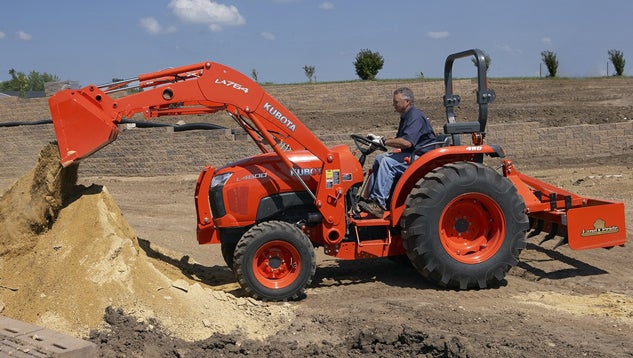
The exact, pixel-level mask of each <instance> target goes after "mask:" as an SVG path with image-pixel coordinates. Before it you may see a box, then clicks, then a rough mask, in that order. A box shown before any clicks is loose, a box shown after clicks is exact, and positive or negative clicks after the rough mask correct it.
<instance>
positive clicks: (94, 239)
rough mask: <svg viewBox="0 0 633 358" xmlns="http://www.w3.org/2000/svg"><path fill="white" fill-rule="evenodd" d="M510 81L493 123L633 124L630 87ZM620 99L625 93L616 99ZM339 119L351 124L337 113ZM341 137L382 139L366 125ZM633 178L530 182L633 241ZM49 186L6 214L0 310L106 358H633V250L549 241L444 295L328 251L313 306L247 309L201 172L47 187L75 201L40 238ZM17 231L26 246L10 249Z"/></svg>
mask: <svg viewBox="0 0 633 358" xmlns="http://www.w3.org/2000/svg"><path fill="white" fill-rule="evenodd" d="M498 82H499V83H498V84H497V86H495V90H496V91H497V96H498V98H499V100H498V102H500V103H498V107H499V109H498V110H497V112H494V113H493V117H492V119H491V121H493V120H497V121H498V122H503V121H510V122H511V121H515V120H528V119H530V120H537V121H540V122H541V123H543V125H544V126H552V125H569V124H574V123H604V122H605V121H607V122H608V121H623V120H629V119H628V118H632V117H631V115H633V113H632V110H631V108H632V107H631V105H630V104H631V103H633V101H632V99H633V89H628V90H626V91H625V90H624V86H623V87H622V88H619V87H618V82H613V81H611V82H610V83H609V85H608V86H606V87H605V86H601V85H600V83H597V82H592V81H590V80H587V81H586V82H582V83H581V82H575V83H570V84H567V85H566V86H563V85H560V86H559V85H558V84H557V85H556V88H554V89H551V87H546V88H548V89H550V90H551V91H552V92H544V90H543V88H540V87H539V88H532V87H530V86H528V85H525V84H522V83H521V82H520V81H515V82H513V81H498ZM579 87H581V88H586V91H579V90H578V88H579ZM614 87H618V88H617V91H618V93H620V95H618V96H616V95H613V94H612V90H613V88H614ZM628 88H631V86H628ZM570 93H576V94H575V95H574V96H571V95H570ZM622 93H624V94H622ZM556 94H558V96H555V95H556ZM536 96H541V97H542V98H548V99H549V102H548V105H549V107H548V106H544V105H538V103H542V101H541V102H539V100H537V99H535V98H537V97H536ZM502 98H503V100H502ZM589 98H594V99H595V98H599V99H602V100H604V101H606V104H605V105H602V106H598V105H596V104H595V101H593V100H592V101H589V100H588V99H589ZM385 105H387V106H388V105H389V103H386V104H385ZM429 107H431V108H430V109H429V112H430V113H435V112H434V111H436V109H435V107H432V106H429ZM463 110H466V109H463ZM297 112H298V114H303V115H304V117H307V118H308V120H307V121H306V122H307V123H308V124H309V125H310V126H311V127H312V128H315V127H316V126H317V125H318V123H316V121H313V120H310V119H309V117H310V116H309V115H308V114H309V113H310V112H311V109H303V110H302V109H299V110H298V111H297ZM315 113H316V112H315ZM325 115H326V116H327V115H328V114H327V113H326V114H325ZM377 115H380V116H383V115H384V116H389V118H388V119H386V120H384V122H380V121H378V120H376V121H372V123H374V124H373V126H376V125H377V124H376V123H379V124H378V126H379V127H378V129H379V130H378V131H376V132H380V129H383V130H384V131H389V129H390V128H392V126H393V122H395V121H396V120H397V118H396V117H395V115H394V114H393V113H391V112H390V111H385V112H380V113H378V114H377ZM440 116H441V112H438V114H437V115H435V114H433V118H439V117H440ZM299 117H300V118H301V117H302V116H301V115H300V116H299ZM320 118H323V113H322V114H321V115H320ZM335 118H341V114H340V113H336V114H331V118H330V119H331V120H334V119H335ZM328 123H330V124H331V121H328ZM380 123H383V124H380ZM339 128H340V130H341V131H349V132H350V133H352V132H354V133H364V132H367V131H368V130H372V131H373V130H374V129H376V127H373V128H367V117H363V118H361V117H360V116H359V117H355V116H352V118H351V120H349V119H348V120H346V121H344V122H341V124H340V126H339ZM315 131H317V132H318V131H325V129H324V128H318V129H315ZM47 163H48V159H47V158H45V160H44V166H45V167H46V168H49V167H48V166H47V165H48V164H47ZM38 168H40V167H38ZM38 168H36V169H35V170H34V171H35V172H38V170H42V169H38ZM519 169H521V168H519ZM632 169H633V159H631V158H628V157H617V158H613V159H611V160H609V159H605V160H602V161H600V162H599V163H597V162H596V163H570V165H569V166H568V167H563V168H561V167H553V166H549V167H548V166H547V164H546V163H539V165H538V167H536V166H530V168H529V169H527V170H524V172H525V173H526V174H529V175H531V176H535V177H537V178H539V179H542V180H544V181H546V182H548V183H551V184H553V185H556V186H560V187H563V188H565V189H568V190H569V191H572V192H575V193H578V194H581V195H586V196H590V197H598V198H604V199H613V200H618V201H622V202H624V203H625V205H626V217H627V227H628V230H627V231H628V240H629V241H630V240H631V239H633V235H632V234H631V233H632V230H633V170H632ZM47 170H48V171H49V172H50V169H47ZM71 176H72V173H71ZM36 177H37V176H34V174H32V173H27V174H25V176H24V177H23V178H21V179H20V180H19V181H18V182H16V183H15V184H14V185H13V186H12V188H11V189H9V188H6V189H9V190H8V191H7V192H5V194H4V195H3V197H2V201H0V209H2V211H0V219H3V220H0V234H2V239H3V240H4V241H3V242H2V248H3V252H2V253H0V255H1V257H2V259H3V260H2V261H0V313H1V314H3V315H7V316H10V317H14V318H17V319H21V320H25V321H28V322H32V323H35V324H39V325H43V326H46V327H47V328H51V329H56V330H60V331H62V332H66V333H69V334H72V335H75V336H78V337H83V338H86V339H89V340H91V341H92V342H95V343H96V344H97V345H98V346H99V354H100V356H102V357H200V356H229V357H230V356H245V355H250V356H291V355H293V356H315V357H316V356H319V357H321V356H322V357H354V356H361V355H362V356H375V357H401V356H416V357H417V356H428V357H442V356H448V357H481V356H497V357H543V356H569V357H571V356H574V357H577V356H588V357H624V356H633V343H631V342H633V264H631V263H632V262H633V250H631V246H630V245H629V246H626V247H616V248H613V249H610V250H605V249H598V250H588V251H573V250H571V249H570V248H569V247H567V246H562V247H560V248H558V249H556V250H553V249H552V248H553V246H554V244H555V241H556V240H552V241H550V242H546V243H544V244H543V245H538V242H539V241H540V239H542V237H543V235H541V236H537V237H534V238H531V239H530V241H529V244H528V248H527V249H526V250H524V251H523V252H522V254H521V262H520V263H519V265H518V266H517V267H515V268H513V269H512V270H511V271H510V272H509V274H508V276H507V277H506V282H505V283H504V284H503V285H501V287H498V288H492V289H485V290H473V291H453V290H446V289H442V288H439V287H437V286H434V285H431V284H429V283H427V282H425V281H424V280H423V279H422V278H421V276H420V275H418V274H417V272H416V271H415V270H414V269H412V268H411V267H408V266H406V265H404V266H403V265H400V264H398V263H396V262H393V261H392V260H389V259H367V260H363V261H354V262H350V261H338V260H335V259H332V258H330V257H328V256H326V255H324V254H323V253H322V252H321V251H318V253H317V260H318V261H317V262H318V266H317V272H316V276H315V279H314V280H313V283H312V285H311V286H310V287H309V288H308V289H307V290H306V297H305V298H304V299H302V300H300V301H296V302H285V303H267V302H259V301H254V300H252V299H249V298H245V297H243V292H242V291H241V289H240V288H239V286H238V285H237V283H236V281H235V278H234V277H233V275H232V273H231V271H230V270H229V269H228V268H227V267H225V266H224V261H223V260H222V256H221V253H220V248H219V246H217V245H209V246H199V245H198V244H197V242H196V240H195V208H194V206H193V200H192V199H193V192H194V189H195V182H196V178H197V173H183V174H182V175H178V176H171V177H142V178H141V177H81V176H80V177H79V178H78V179H77V184H78V185H77V186H74V187H65V188H59V187H57V186H56V184H54V183H56V182H55V181H54V180H49V181H47V183H49V184H47V183H45V184H44V186H47V187H48V188H50V189H51V190H52V191H53V192H55V193H59V192H61V193H62V194H63V195H62V196H60V197H57V198H55V197H54V195H53V196H52V198H49V199H47V200H45V201H46V203H45V204H41V205H42V207H44V208H46V209H47V210H45V211H46V212H45V213H44V214H38V215H35V216H37V217H42V215H43V217H44V218H45V219H44V221H43V223H39V224H38V225H32V224H31V222H32V221H33V220H31V221H28V220H23V216H22V215H20V212H21V210H15V209H16V208H18V207H17V206H16V205H18V204H17V203H20V202H23V201H24V200H27V199H28V200H31V197H32V196H33V197H36V198H37V197H41V196H42V195H44V197H45V198H46V197H49V196H51V195H48V194H50V193H48V194H46V193H45V194H41V193H40V194H33V193H32V190H30V189H29V188H30V187H32V186H33V182H34V180H35V179H34V178H36ZM49 179H55V178H54V176H53V178H49ZM51 182H52V183H53V184H50V183H51ZM41 186H42V184H41V183H40V184H37V185H35V187H41ZM2 190H5V188H0V191H2ZM38 195H39V196H38ZM61 197H63V198H62V199H60V198H61ZM25 198H26V199H25ZM60 200H62V201H63V205H61V206H60V205H59V203H60ZM27 206H28V205H27ZM12 208H13V210H12ZM49 208H52V209H50V210H49ZM51 210H52V211H51ZM15 215H17V217H18V218H20V220H21V221H20V222H21V223H22V224H20V225H22V226H19V227H18V228H17V229H16V228H15V227H13V226H11V227H9V225H8V224H7V223H8V222H14V221H15V220H13V219H14V218H15V217H16V216H15ZM7 218H9V219H10V220H7ZM53 222H54V224H53ZM3 223H4V225H3ZM3 230H4V231H3ZM16 232H17V233H18V234H19V235H22V236H17V238H16V236H11V235H15V233H16ZM6 238H15V239H13V240H11V239H6ZM9 243H11V245H9ZM16 243H19V245H18V244H16ZM14 244H15V245H14Z"/></svg>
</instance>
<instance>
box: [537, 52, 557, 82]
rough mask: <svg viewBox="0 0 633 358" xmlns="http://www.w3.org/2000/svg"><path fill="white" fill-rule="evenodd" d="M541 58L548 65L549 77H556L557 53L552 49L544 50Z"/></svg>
mask: <svg viewBox="0 0 633 358" xmlns="http://www.w3.org/2000/svg"><path fill="white" fill-rule="evenodd" d="M541 58H542V59H543V63H545V66H546V67H547V71H549V76H548V77H556V71H558V60H557V59H556V54H555V53H554V52H552V51H543V52H541Z"/></svg>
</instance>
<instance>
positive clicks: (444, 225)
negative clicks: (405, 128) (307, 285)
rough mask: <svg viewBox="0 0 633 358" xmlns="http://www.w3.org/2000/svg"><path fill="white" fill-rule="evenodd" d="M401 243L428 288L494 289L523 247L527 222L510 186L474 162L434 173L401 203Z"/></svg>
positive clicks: (489, 170)
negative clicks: (403, 208)
mask: <svg viewBox="0 0 633 358" xmlns="http://www.w3.org/2000/svg"><path fill="white" fill-rule="evenodd" d="M405 205H406V207H405V210H404V213H403V218H402V221H401V226H402V227H403V230H402V237H403V244H404V247H405V249H406V251H407V255H408V257H409V259H410V260H411V263H412V264H413V265H414V266H415V267H416V269H417V270H418V272H420V274H422V276H424V277H425V278H427V279H429V280H430V281H432V282H433V283H436V284H439V285H441V286H446V287H450V288H457V289H469V288H485V287H489V286H493V285H498V284H499V283H500V282H501V281H502V280H503V279H504V277H505V274H506V273H507V272H508V270H509V269H510V268H511V267H513V266H515V265H516V264H517V263H518V260H519V254H520V253H521V250H522V249H524V248H525V246H526V242H525V239H526V233H527V230H528V228H529V220H528V217H527V215H526V212H525V203H524V202H523V199H522V198H521V196H520V195H518V193H517V190H516V188H515V187H514V185H513V184H512V183H511V182H510V181H509V180H508V179H507V178H504V177H503V176H501V175H500V174H498V173H497V172H496V171H494V170H493V169H491V168H489V167H486V166H484V165H482V164H479V163H472V162H460V163H452V164H447V165H444V166H442V167H439V168H436V169H435V170H433V171H432V172H430V173H429V174H428V175H427V176H425V177H424V178H423V179H422V180H421V181H420V182H418V183H417V184H416V186H415V188H414V189H413V190H412V191H411V194H410V195H409V197H408V198H407V200H406V202H405Z"/></svg>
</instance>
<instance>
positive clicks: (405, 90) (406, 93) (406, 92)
mask: <svg viewBox="0 0 633 358" xmlns="http://www.w3.org/2000/svg"><path fill="white" fill-rule="evenodd" d="M398 93H400V94H401V95H402V98H404V99H408V100H409V102H411V103H413V102H414V99H415V98H414V97H413V91H411V89H410V88H409V87H400V88H398V89H397V90H395V91H393V94H394V96H395V95H397V94H398Z"/></svg>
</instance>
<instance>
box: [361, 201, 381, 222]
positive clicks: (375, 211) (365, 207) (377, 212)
mask: <svg viewBox="0 0 633 358" xmlns="http://www.w3.org/2000/svg"><path fill="white" fill-rule="evenodd" d="M358 208H359V209H360V210H361V211H363V212H366V213H367V214H370V215H372V216H374V217H376V218H379V219H382V217H383V215H384V213H385V209H383V208H382V207H380V204H378V203H377V202H375V201H369V202H367V201H361V202H360V203H358Z"/></svg>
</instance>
